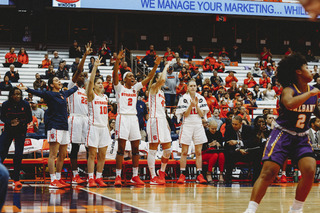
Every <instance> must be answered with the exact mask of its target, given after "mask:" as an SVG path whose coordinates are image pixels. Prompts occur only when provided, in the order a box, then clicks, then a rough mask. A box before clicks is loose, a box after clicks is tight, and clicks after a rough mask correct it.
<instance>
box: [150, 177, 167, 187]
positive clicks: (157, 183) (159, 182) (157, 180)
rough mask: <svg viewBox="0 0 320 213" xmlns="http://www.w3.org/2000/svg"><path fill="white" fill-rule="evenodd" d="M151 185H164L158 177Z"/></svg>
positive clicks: (153, 179)
mask: <svg viewBox="0 0 320 213" xmlns="http://www.w3.org/2000/svg"><path fill="white" fill-rule="evenodd" d="M150 184H151V185H163V184H164V183H163V182H162V181H161V180H160V178H159V177H158V176H154V177H153V178H152V179H151V180H150Z"/></svg>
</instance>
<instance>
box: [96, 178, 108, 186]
mask: <svg viewBox="0 0 320 213" xmlns="http://www.w3.org/2000/svg"><path fill="white" fill-rule="evenodd" d="M96 184H98V185H99V186H100V187H107V186H108V185H107V184H105V183H104V182H103V180H102V178H97V179H96Z"/></svg>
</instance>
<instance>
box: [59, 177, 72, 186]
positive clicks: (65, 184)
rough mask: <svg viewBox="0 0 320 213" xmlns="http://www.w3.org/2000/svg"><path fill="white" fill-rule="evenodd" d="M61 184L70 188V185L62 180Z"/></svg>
mask: <svg viewBox="0 0 320 213" xmlns="http://www.w3.org/2000/svg"><path fill="white" fill-rule="evenodd" d="M59 182H60V183H61V185H64V187H70V184H69V183H66V182H64V180H62V179H60V180H59Z"/></svg>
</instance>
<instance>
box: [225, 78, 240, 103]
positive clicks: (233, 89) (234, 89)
mask: <svg viewBox="0 0 320 213" xmlns="http://www.w3.org/2000/svg"><path fill="white" fill-rule="evenodd" d="M228 93H229V95H230V99H234V97H235V94H237V93H239V94H240V90H239V88H238V86H237V82H236V81H232V82H231V87H230V88H229V89H228Z"/></svg>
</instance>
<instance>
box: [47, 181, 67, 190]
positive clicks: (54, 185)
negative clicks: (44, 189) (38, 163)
mask: <svg viewBox="0 0 320 213" xmlns="http://www.w3.org/2000/svg"><path fill="white" fill-rule="evenodd" d="M64 187H65V186H64V185H62V184H61V183H60V181H58V180H54V181H52V182H51V183H50V185H49V188H53V189H61V188H64Z"/></svg>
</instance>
